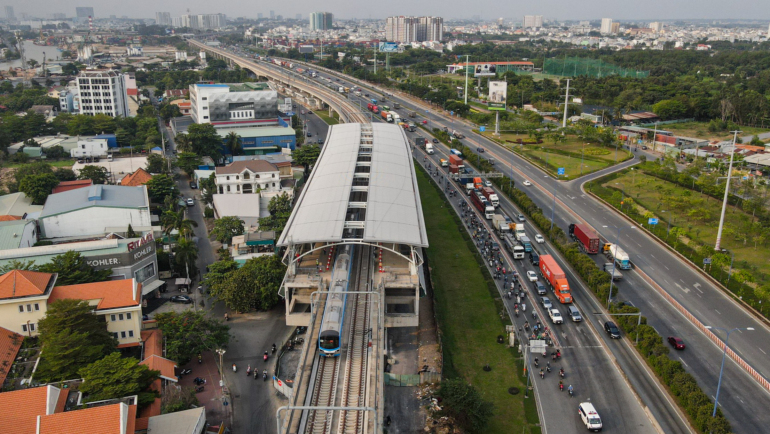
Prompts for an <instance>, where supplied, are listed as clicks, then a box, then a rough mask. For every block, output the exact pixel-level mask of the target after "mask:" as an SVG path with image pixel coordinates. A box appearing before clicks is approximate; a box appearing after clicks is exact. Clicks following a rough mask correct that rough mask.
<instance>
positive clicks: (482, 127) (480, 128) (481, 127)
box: [479, 125, 487, 133]
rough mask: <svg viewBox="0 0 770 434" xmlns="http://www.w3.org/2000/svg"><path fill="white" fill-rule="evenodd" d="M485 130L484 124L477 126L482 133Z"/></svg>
mask: <svg viewBox="0 0 770 434" xmlns="http://www.w3.org/2000/svg"><path fill="white" fill-rule="evenodd" d="M486 130H487V127H485V126H483V125H482V126H480V127H479V131H481V132H482V133H483V132H484V131H486Z"/></svg>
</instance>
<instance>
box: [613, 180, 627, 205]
mask: <svg viewBox="0 0 770 434" xmlns="http://www.w3.org/2000/svg"><path fill="white" fill-rule="evenodd" d="M615 185H620V186H621V189H620V210H621V211H623V202H625V201H626V184H623V183H622V182H616V183H615Z"/></svg>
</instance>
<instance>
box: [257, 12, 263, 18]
mask: <svg viewBox="0 0 770 434" xmlns="http://www.w3.org/2000/svg"><path fill="white" fill-rule="evenodd" d="M263 17H264V15H262V12H260V13H258V14H257V19H258V20H261V19H262V18H263Z"/></svg>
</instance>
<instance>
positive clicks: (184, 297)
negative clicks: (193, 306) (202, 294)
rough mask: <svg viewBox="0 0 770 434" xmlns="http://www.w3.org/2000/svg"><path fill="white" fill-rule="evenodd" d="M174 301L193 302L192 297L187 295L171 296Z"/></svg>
mask: <svg viewBox="0 0 770 434" xmlns="http://www.w3.org/2000/svg"><path fill="white" fill-rule="evenodd" d="M170 300H171V302H172V303H182V304H190V303H192V302H193V301H192V298H190V297H189V296H187V295H175V296H173V297H171V298H170Z"/></svg>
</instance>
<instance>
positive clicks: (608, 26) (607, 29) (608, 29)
mask: <svg viewBox="0 0 770 434" xmlns="http://www.w3.org/2000/svg"><path fill="white" fill-rule="evenodd" d="M599 32H600V33H601V34H602V35H609V34H610V33H612V18H602V26H601V28H600V29H599Z"/></svg>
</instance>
